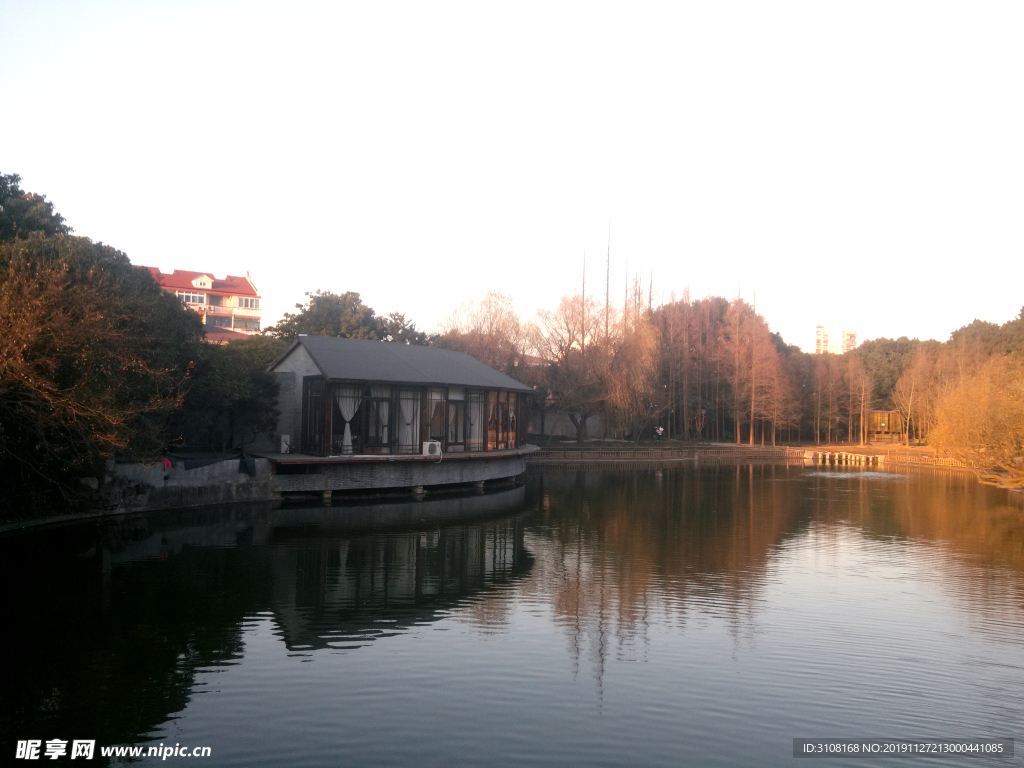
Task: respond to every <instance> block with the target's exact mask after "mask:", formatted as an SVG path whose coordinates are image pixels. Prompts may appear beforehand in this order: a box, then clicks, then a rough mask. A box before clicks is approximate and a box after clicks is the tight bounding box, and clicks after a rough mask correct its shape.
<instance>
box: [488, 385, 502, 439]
mask: <svg viewBox="0 0 1024 768" xmlns="http://www.w3.org/2000/svg"><path fill="white" fill-rule="evenodd" d="M500 423H501V414H500V413H499V412H498V393H497V392H488V393H487V450H488V451H493V450H496V449H497V447H498V429H499V425H500Z"/></svg>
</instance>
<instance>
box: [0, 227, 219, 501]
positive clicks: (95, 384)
mask: <svg viewBox="0 0 1024 768" xmlns="http://www.w3.org/2000/svg"><path fill="white" fill-rule="evenodd" d="M201 340H202V327H201V325H200V322H199V317H198V316H197V315H196V314H194V313H190V312H188V311H187V310H186V309H185V308H184V307H183V306H182V304H181V303H180V302H179V301H177V300H176V299H175V298H174V297H173V296H170V295H168V294H167V293H165V292H164V291H162V290H161V289H160V288H159V287H158V286H157V285H156V284H155V283H154V282H153V279H152V277H151V276H150V275H149V273H148V272H146V271H145V270H140V269H135V268H133V267H132V266H131V264H130V263H129V262H128V259H127V257H126V256H125V255H124V254H122V253H120V252H118V251H116V250H114V249H113V248H110V247H109V246H105V245H102V244H98V243H93V242H91V241H90V240H88V239H86V238H80V237H65V236H58V237H42V236H33V237H30V238H28V239H25V240H22V239H20V238H19V239H16V240H13V241H11V242H7V243H4V244H0V468H2V472H3V477H4V479H5V482H4V483H3V484H2V486H0V501H6V502H8V503H10V504H11V505H14V506H21V505H24V504H27V503H29V502H31V501H33V500H35V502H37V503H58V502H60V501H62V500H66V499H70V498H72V497H74V496H75V494H76V491H77V489H78V485H77V484H76V482H75V479H76V477H79V476H82V475H94V476H95V475H96V474H98V472H99V469H98V463H99V462H101V461H102V460H103V459H104V458H107V457H109V456H112V455H114V454H115V453H118V454H122V455H132V454H134V455H145V454H148V453H151V452H153V451H156V450H158V449H159V448H160V447H161V444H162V438H163V435H162V426H163V423H164V421H165V420H166V418H167V416H168V415H169V414H170V413H171V412H172V411H173V409H174V408H175V407H176V406H177V405H179V404H180V397H181V394H182V386H181V385H182V384H183V382H184V381H185V380H186V378H187V376H188V369H189V365H190V362H191V361H192V360H194V359H195V355H196V352H197V350H198V348H199V346H200V345H201Z"/></svg>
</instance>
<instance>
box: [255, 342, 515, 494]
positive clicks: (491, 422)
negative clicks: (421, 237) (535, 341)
mask: <svg viewBox="0 0 1024 768" xmlns="http://www.w3.org/2000/svg"><path fill="white" fill-rule="evenodd" d="M268 370H269V371H270V372H271V373H273V374H274V375H275V377H276V378H277V380H278V383H279V384H280V385H281V392H280V396H279V399H278V406H279V408H280V410H281V416H280V419H279V421H278V428H277V430H276V433H277V434H278V435H279V440H280V446H279V447H280V452H279V453H273V454H271V453H267V454H263V455H265V456H267V458H270V459H271V460H272V461H273V462H274V464H275V470H276V474H277V476H278V480H279V483H278V491H279V493H282V494H288V493H293V492H309V491H318V492H320V493H322V494H324V500H325V501H328V500H329V498H330V493H331V492H332V491H336V490H374V489H381V490H383V489H394V488H409V489H411V490H412V492H413V493H414V494H416V495H417V496H421V495H422V494H423V492H424V489H425V488H427V487H431V486H447V485H461V484H471V485H474V486H476V487H477V488H478V489H482V488H483V484H484V482H486V481H491V480H499V479H508V478H511V477H515V476H517V475H520V474H522V473H523V472H524V471H525V469H526V463H525V454H526V453H527V452H529V451H530V450H534V449H533V447H532V446H527V445H526V443H525V429H526V418H525V415H526V411H527V398H529V397H532V396H533V395H534V390H533V389H532V388H531V387H528V386H526V385H525V384H523V383H521V382H518V381H516V380H515V379H513V378H511V377H509V376H506V375H505V374H503V373H500V372H499V371H496V370H495V369H493V368H491V367H490V366H488V365H485V364H484V363H481V362H480V361H479V360H476V359H475V358H473V357H471V356H469V355H467V354H465V353H462V352H455V351H453V350H449V349H441V348H439V347H422V346H416V345H408V344H397V343H389V342H379V341H364V340H361V339H341V338H335V337H328V336H299V337H298V338H296V339H295V341H293V342H292V343H291V344H290V345H289V346H288V348H287V349H286V350H285V351H284V352H283V353H282V354H281V356H280V357H279V358H278V359H277V360H275V361H274V362H273V363H272V364H271V365H270V367H269V369H268Z"/></svg>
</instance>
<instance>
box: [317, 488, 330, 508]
mask: <svg viewBox="0 0 1024 768" xmlns="http://www.w3.org/2000/svg"><path fill="white" fill-rule="evenodd" d="M320 497H321V498H322V499H323V502H324V506H325V507H329V506H331V492H330V491H324V492H323V493H321V494H320Z"/></svg>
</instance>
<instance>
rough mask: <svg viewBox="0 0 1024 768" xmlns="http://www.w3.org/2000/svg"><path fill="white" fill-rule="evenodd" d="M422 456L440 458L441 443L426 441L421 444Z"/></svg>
mask: <svg viewBox="0 0 1024 768" xmlns="http://www.w3.org/2000/svg"><path fill="white" fill-rule="evenodd" d="M423 455H424V456H440V455H441V443H440V442H439V441H437V440H427V441H426V442H425V443H423Z"/></svg>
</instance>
